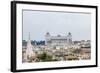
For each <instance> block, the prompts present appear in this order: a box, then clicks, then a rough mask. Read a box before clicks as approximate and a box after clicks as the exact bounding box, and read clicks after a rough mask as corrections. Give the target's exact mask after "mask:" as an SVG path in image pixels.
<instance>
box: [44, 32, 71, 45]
mask: <svg viewBox="0 0 100 73" xmlns="http://www.w3.org/2000/svg"><path fill="white" fill-rule="evenodd" d="M45 39H46V45H47V46H68V45H71V44H72V35H71V33H70V32H69V33H68V35H66V36H61V35H57V36H52V35H50V33H46V35H45Z"/></svg>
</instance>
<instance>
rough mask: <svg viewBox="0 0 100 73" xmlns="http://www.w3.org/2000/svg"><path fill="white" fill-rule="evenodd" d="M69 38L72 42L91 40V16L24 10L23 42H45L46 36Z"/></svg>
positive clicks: (87, 14)
mask: <svg viewBox="0 0 100 73" xmlns="http://www.w3.org/2000/svg"><path fill="white" fill-rule="evenodd" d="M47 32H49V33H50V35H52V36H57V35H62V36H67V34H68V33H69V32H71V34H72V40H74V41H75V40H78V41H79V40H90V39H91V14H89V13H72V12H53V11H52V12H51V11H32V10H23V40H28V38H29V33H30V39H31V40H37V41H40V40H45V34H46V33H47Z"/></svg>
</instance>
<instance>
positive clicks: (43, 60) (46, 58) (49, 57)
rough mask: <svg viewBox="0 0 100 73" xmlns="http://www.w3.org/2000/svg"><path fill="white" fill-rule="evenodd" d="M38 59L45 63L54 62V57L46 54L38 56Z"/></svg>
mask: <svg viewBox="0 0 100 73" xmlns="http://www.w3.org/2000/svg"><path fill="white" fill-rule="evenodd" d="M38 59H39V60H40V61H42V62H45V61H52V60H53V59H52V56H50V55H48V54H47V53H46V52H43V53H42V54H39V55H38Z"/></svg>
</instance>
